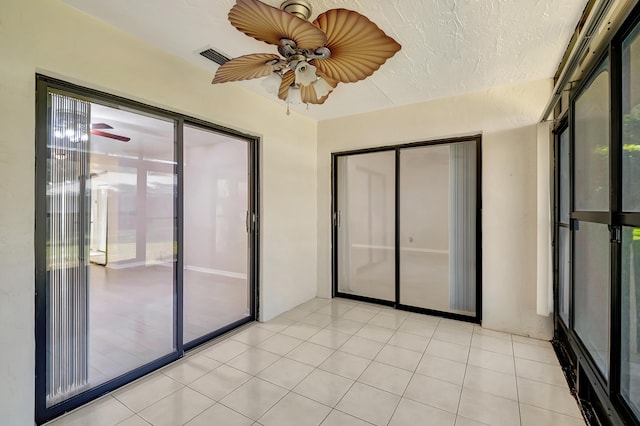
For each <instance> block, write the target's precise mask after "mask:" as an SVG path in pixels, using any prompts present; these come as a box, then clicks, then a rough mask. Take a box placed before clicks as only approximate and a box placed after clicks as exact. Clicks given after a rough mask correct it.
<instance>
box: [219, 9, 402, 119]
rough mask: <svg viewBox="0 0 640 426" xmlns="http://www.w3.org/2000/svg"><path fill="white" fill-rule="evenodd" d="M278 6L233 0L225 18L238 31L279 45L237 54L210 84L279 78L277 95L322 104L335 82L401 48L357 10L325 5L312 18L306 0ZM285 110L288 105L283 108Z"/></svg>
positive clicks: (368, 70) (365, 71) (356, 76)
mask: <svg viewBox="0 0 640 426" xmlns="http://www.w3.org/2000/svg"><path fill="white" fill-rule="evenodd" d="M280 7H281V8H280V9H277V8H275V7H272V6H269V5H267V4H265V3H262V2H261V1H259V0H237V2H236V4H235V5H234V6H233V7H232V8H231V10H230V11H229V21H230V22H231V24H232V25H233V26H234V27H236V28H237V29H238V30H240V31H241V32H243V33H245V34H246V35H248V36H250V37H253V38H255V39H256V40H259V41H264V42H265V43H268V44H272V45H276V46H278V53H279V54H280V55H276V54H269V53H256V54H250V55H244V56H240V57H238V58H235V59H232V60H230V61H228V62H226V63H224V64H223V65H222V66H221V67H220V68H218V70H217V72H216V74H215V77H214V79H213V81H212V83H214V84H216V83H226V82H231V81H240V80H250V79H254V78H260V77H267V76H273V75H275V76H277V77H279V89H278V97H279V98H280V99H282V100H285V101H287V106H288V104H289V102H294V103H296V101H297V100H299V101H301V102H302V103H305V104H307V105H308V104H323V103H324V102H325V101H326V100H327V98H328V96H329V94H330V93H331V92H332V91H333V89H335V87H336V86H337V85H338V83H354V82H356V81H360V80H363V79H365V78H367V77H369V76H370V75H371V74H373V73H374V72H375V71H376V70H377V69H378V68H380V66H381V65H382V64H384V63H385V62H386V61H387V59H389V58H391V57H392V56H393V55H395V53H396V52H398V51H399V50H400V48H401V46H400V44H398V43H397V42H396V41H395V40H394V39H392V38H391V37H389V36H387V35H386V34H385V33H384V32H383V31H382V30H381V29H380V28H378V26H377V25H376V24H374V23H373V22H371V21H370V20H369V19H368V18H367V17H365V16H363V15H361V14H359V13H358V12H355V11H352V10H347V9H330V10H327V11H326V12H324V13H322V14H320V15H319V16H318V17H317V18H316V19H315V20H314V21H313V22H309V21H308V20H307V19H309V17H310V16H311V5H310V4H309V3H308V2H307V1H306V0H287V1H285V2H284V3H282V5H281V6H280ZM287 113H288V110H287Z"/></svg>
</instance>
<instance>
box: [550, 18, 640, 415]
mask: <svg viewBox="0 0 640 426" xmlns="http://www.w3.org/2000/svg"><path fill="white" fill-rule="evenodd" d="M638 12H640V7H636V9H635V11H634V12H633V13H632V14H631V15H629V16H630V18H629V22H627V23H625V24H624V25H623V26H622V27H621V28H620V29H619V30H618V33H617V34H616V35H615V36H614V37H613V38H612V39H611V40H610V41H609V42H608V46H607V48H606V49H604V52H603V53H602V54H601V56H600V58H599V59H598V60H597V61H594V64H593V65H592V66H591V67H590V69H589V70H588V72H585V73H584V78H583V79H582V81H580V82H579V84H577V85H576V86H575V89H572V91H571V95H570V102H569V103H568V107H567V112H566V115H564V116H561V117H559V124H558V126H557V128H556V129H555V133H556V136H555V144H556V147H555V152H556V161H555V167H556V170H555V176H556V185H555V188H556V208H555V225H556V244H555V247H556V249H555V261H556V263H555V266H556V268H555V269H556V270H555V280H556V281H555V284H556V286H555V288H556V299H555V300H556V301H557V304H556V317H555V319H556V321H555V324H556V330H555V339H554V341H555V342H557V344H558V345H560V346H561V348H560V350H559V351H558V352H559V353H565V354H567V355H568V356H566V357H563V358H562V360H563V362H564V363H565V365H564V366H563V367H568V368H567V371H569V374H567V377H568V378H569V380H570V382H572V384H573V385H574V386H575V388H576V392H577V395H578V396H579V397H580V399H581V400H582V401H583V402H586V403H584V404H583V407H584V409H585V412H587V413H588V416H587V418H589V417H593V416H594V415H595V416H597V417H599V418H600V419H604V422H610V423H611V424H623V423H624V424H638V421H639V420H640V327H639V325H638V323H639V320H640V14H639V13H638ZM572 84H574V83H572Z"/></svg>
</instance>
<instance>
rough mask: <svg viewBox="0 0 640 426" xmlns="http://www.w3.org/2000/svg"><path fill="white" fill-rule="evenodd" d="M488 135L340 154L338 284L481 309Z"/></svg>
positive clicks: (398, 300)
mask: <svg viewBox="0 0 640 426" xmlns="http://www.w3.org/2000/svg"><path fill="white" fill-rule="evenodd" d="M479 144H480V138H479V137H476V138H461V139H455V140H447V141H434V142H428V143H422V144H411V145H401V146H395V147H388V148H377V149H373V150H364V151H355V152H345V153H338V154H334V214H333V215H334V272H335V275H334V292H335V294H336V295H338V296H343V297H351V298H356V299H361V300H369V301H373V302H380V303H384V304H387V305H394V306H397V307H399V308H404V309H411V310H419V311H422V312H435V313H440V314H442V315H447V316H453V317H459V318H461V319H472V320H479V319H480V309H479V294H480V292H479V280H478V276H479V274H478V266H479V262H478V261H477V257H478V253H477V244H478V242H479V230H478V221H477V218H478V211H479V200H478V188H479V179H478V172H479V170H478V159H479Z"/></svg>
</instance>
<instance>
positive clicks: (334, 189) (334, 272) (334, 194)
mask: <svg viewBox="0 0 640 426" xmlns="http://www.w3.org/2000/svg"><path fill="white" fill-rule="evenodd" d="M460 142H474V143H475V146H476V212H475V214H476V241H475V244H476V314H475V316H470V315H462V314H457V313H453V312H445V311H438V310H433V309H427V308H420V307H416V306H409V305H405V304H402V303H400V291H401V288H400V217H399V212H400V197H401V194H400V151H401V150H403V149H406V148H418V147H426V146H436V145H448V144H453V143H460ZM384 151H394V152H395V194H394V196H395V203H394V204H395V211H394V214H395V227H394V229H395V237H394V238H395V241H394V262H395V283H394V285H395V300H394V301H387V300H381V299H375V298H371V297H366V296H359V295H355V294H350V293H344V292H340V291H339V283H338V279H339V278H338V275H339V269H338V262H339V253H338V222H339V220H338V214H339V213H338V210H339V206H338V178H339V177H338V159H339V158H341V157H345V156H350V155H358V154H369V153H375V152H384ZM481 177H482V135H480V134H476V135H470V136H464V137H456V138H447V139H436V140H431V141H422V142H411V143H405V144H398V145H389V146H381V147H372V148H364V149H356V150H349V151H338V152H333V153H332V154H331V227H332V228H331V248H332V249H331V281H332V287H331V289H332V293H331V294H332V297H342V298H345V299H352V300H358V301H362V302H368V303H375V304H379V305H384V306H391V307H394V308H396V309H399V310H404V311H409V312H416V313H421V314H427V315H435V316H440V317H443V318H450V319H455V320H460V321H467V322H472V323H477V324H480V323H481V322H482V180H481Z"/></svg>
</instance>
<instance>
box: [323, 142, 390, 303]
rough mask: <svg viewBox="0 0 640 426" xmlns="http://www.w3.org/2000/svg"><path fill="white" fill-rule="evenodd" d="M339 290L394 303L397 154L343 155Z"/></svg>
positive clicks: (340, 166) (339, 193) (338, 218)
mask: <svg viewBox="0 0 640 426" xmlns="http://www.w3.org/2000/svg"><path fill="white" fill-rule="evenodd" d="M337 167H338V176H339V178H338V181H337V182H338V188H337V197H338V205H339V206H340V208H339V209H338V211H337V213H336V225H337V231H338V241H337V245H338V253H339V256H340V258H339V261H338V291H339V292H340V293H344V294H350V295H356V296H362V297H368V298H372V299H379V300H384V301H389V302H393V301H394V300H395V293H396V285H395V254H394V252H395V185H396V184H395V181H396V175H395V153H394V152H393V151H385V152H372V153H364V154H358V155H348V156H342V157H338V159H337Z"/></svg>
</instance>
